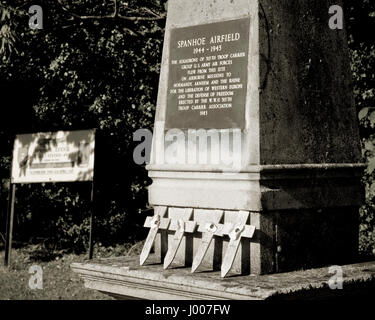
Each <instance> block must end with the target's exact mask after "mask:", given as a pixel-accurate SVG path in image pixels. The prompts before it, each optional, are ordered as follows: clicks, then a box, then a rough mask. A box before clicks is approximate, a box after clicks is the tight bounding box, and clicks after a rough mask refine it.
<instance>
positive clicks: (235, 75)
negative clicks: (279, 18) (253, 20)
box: [165, 18, 250, 129]
mask: <svg viewBox="0 0 375 320" xmlns="http://www.w3.org/2000/svg"><path fill="white" fill-rule="evenodd" d="M249 29H250V18H245V19H238V20H232V21H225V22H218V23H211V24H206V25H199V26H194V27H186V28H177V29H172V30H171V37H170V54H169V77H168V94H167V110H166V123H165V128H166V129H172V128H179V129H189V128H191V129H226V128H227V129H230V128H244V126H245V104H246V92H247V74H248V53H249Z"/></svg>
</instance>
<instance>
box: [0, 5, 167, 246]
mask: <svg viewBox="0 0 375 320" xmlns="http://www.w3.org/2000/svg"><path fill="white" fill-rule="evenodd" d="M31 4H34V3H31V2H30V1H27V2H26V3H25V1H14V0H12V1H2V2H1V6H0V17H1V25H2V26H1V27H0V28H1V30H2V31H1V32H2V38H1V41H2V43H3V45H2V47H1V48H2V51H1V58H2V62H1V63H0V75H1V76H0V88H2V92H1V93H2V108H3V109H7V110H9V111H10V112H8V113H7V114H4V113H3V115H2V117H1V119H0V122H1V127H0V128H1V129H0V130H1V131H0V143H1V146H2V147H3V148H2V149H1V151H0V152H1V159H2V160H1V162H0V175H1V176H2V177H7V176H9V161H10V151H11V146H12V139H13V135H14V134H16V133H17V134H19V133H27V132H39V131H42V132H43V131H55V130H75V129H89V128H97V129H98V131H97V132H98V136H97V150H96V151H97V152H96V155H97V156H96V173H95V174H96V186H97V188H96V194H97V198H96V212H97V216H98V217H97V218H98V225H100V228H97V229H96V238H97V239H99V240H101V241H102V242H104V241H107V242H110V241H113V242H115V241H120V240H122V241H126V240H131V239H132V238H134V236H135V235H136V234H137V233H136V232H134V231H135V230H134V227H137V226H138V224H139V222H140V221H141V218H139V215H138V213H139V212H140V211H142V210H145V209H146V208H147V203H146V201H145V199H146V190H145V185H146V184H148V183H149V181H148V178H147V174H146V172H145V170H144V168H142V167H139V166H137V165H135V164H134V162H133V156H132V150H133V149H134V142H133V140H132V135H133V132H134V131H135V130H136V129H139V128H151V126H152V122H153V114H154V110H155V101H156V97H157V86H158V78H159V69H160V60H161V47H162V40H163V32H164V24H165V19H164V18H165V1H163V0H152V1H140V0H137V1H108V0H107V1H100V2H98V1H89V0H85V1H65V0H60V1H55V0H44V1H39V3H38V4H39V5H40V6H41V7H42V8H43V14H44V26H43V30H31V29H30V28H29V25H28V20H29V17H30V15H29V14H28V8H29V6H31ZM115 6H116V8H115ZM87 190H90V186H89V185H88V184H84V183H81V184H78V186H73V185H70V184H65V185H61V184H56V185H51V184H46V185H43V186H36V185H30V186H22V187H21V188H19V190H18V195H19V196H18V202H17V208H22V212H20V211H18V212H17V217H18V223H17V226H16V232H17V235H18V238H19V239H22V240H27V239H30V237H34V238H44V239H47V240H48V241H49V242H50V243H57V244H61V246H62V247H70V248H71V247H74V248H77V249H78V250H81V249H82V248H83V247H84V244H85V243H87V241H86V240H87V235H88V211H89V209H88V199H89V198H90V197H89V193H88V192H87ZM41 200H43V201H41ZM142 219H144V217H142ZM138 220H139V221H138ZM35 224H37V225H39V227H37V226H35ZM31 226H33V228H31ZM21 230H22V232H21ZM27 230H29V232H27ZM30 233H33V234H30ZM140 234H142V233H140Z"/></svg>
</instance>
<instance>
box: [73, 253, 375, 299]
mask: <svg viewBox="0 0 375 320" xmlns="http://www.w3.org/2000/svg"><path fill="white" fill-rule="evenodd" d="M151 259H152V258H151ZM138 260H139V259H138V257H121V258H110V259H103V260H98V261H93V262H89V263H73V264H72V265H71V268H72V270H73V271H74V272H76V273H78V274H79V276H80V277H81V278H82V279H84V282H85V286H86V287H87V288H89V289H95V290H99V291H102V292H104V293H107V294H110V295H113V296H115V297H116V298H125V299H127V298H128V297H135V298H140V299H150V300H163V299H176V300H183V299H215V300H221V299H224V300H227V299H228V300H232V299H235V300H269V299H276V300H277V299H290V298H293V299H319V298H327V297H330V296H331V297H335V296H340V295H341V296H345V295H352V294H360V295H365V294H369V295H370V294H374V293H375V262H367V263H360V264H354V265H345V266H342V270H343V290H331V289H329V285H328V281H329V279H330V278H331V277H332V276H333V274H331V273H329V269H328V267H327V268H321V269H312V270H306V271H297V272H290V273H281V274H274V275H264V276H236V277H230V278H225V279H221V278H220V272H201V273H195V274H191V272H190V268H179V269H171V270H163V267H162V265H161V264H152V261H150V264H149V265H147V266H145V267H140V266H139V264H138Z"/></svg>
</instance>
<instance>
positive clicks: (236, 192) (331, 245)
mask: <svg viewBox="0 0 375 320" xmlns="http://www.w3.org/2000/svg"><path fill="white" fill-rule="evenodd" d="M363 167H364V166H363V164H308V165H273V166H252V167H248V168H247V169H246V170H243V171H241V172H239V173H233V174H223V173H222V172H204V171H201V172H197V171H196V172H193V171H186V172H185V171H182V170H181V168H179V167H178V166H176V167H170V168H169V170H167V169H166V168H165V167H160V166H159V167H158V166H148V170H149V175H150V177H151V178H152V179H153V184H152V185H151V186H150V187H149V202H150V204H151V205H153V206H154V207H155V208H157V207H161V206H164V207H168V213H167V215H166V217H168V218H170V219H171V220H173V219H174V220H176V219H179V217H181V213H180V212H179V211H178V210H181V208H191V209H192V210H193V214H192V216H191V218H190V220H191V221H195V222H197V223H198V224H199V223H203V224H204V223H213V222H214V221H213V215H214V211H217V210H221V211H223V218H222V219H221V220H220V221H222V223H224V224H230V223H233V224H235V223H236V219H237V217H238V213H239V211H246V212H249V218H248V220H247V222H246V224H247V225H251V226H253V227H254V228H255V229H256V230H255V233H254V236H253V237H252V238H251V239H245V238H243V239H241V244H240V247H239V250H238V252H237V255H236V260H235V261H234V263H233V267H232V272H234V273H237V274H238V273H239V274H242V275H248V274H257V275H259V274H267V273H275V272H276V273H277V272H288V271H295V270H299V269H307V268H317V267H321V266H325V265H330V264H348V263H353V262H355V261H357V260H356V256H357V252H358V238H359V235H358V231H359V226H358V225H359V223H358V217H359V214H358V210H359V207H360V204H361V203H362V201H363V193H362V189H363V188H362V185H361V182H360V180H361V176H362V170H363ZM185 169H186V168H185ZM186 170H188V169H186ZM175 211H176V212H175ZM210 219H211V220H212V221H211V220H210ZM160 231H161V237H162V238H163V239H164V240H163V241H161V238H160V237H159V238H157V239H156V242H155V246H156V250H155V252H156V253H158V254H159V255H160V256H161V257H164V254H165V252H166V250H167V249H168V248H169V247H170V245H169V243H168V242H170V241H171V237H173V235H174V232H173V231H171V230H168V231H165V230H164V231H163V230H160ZM160 231H159V232H160ZM202 234H203V233H202V232H194V233H193V234H187V235H186V237H185V239H184V240H183V241H182V245H181V247H182V248H181V249H180V250H179V251H178V252H177V255H176V261H177V262H179V264H180V265H183V266H185V267H189V266H191V264H192V261H193V259H194V257H195V256H196V255H197V252H198V250H199V247H200V246H201V239H202V237H203V236H202ZM228 241H229V238H228V236H224V237H215V238H214V240H213V243H212V244H211V247H210V250H209V252H210V254H208V257H207V258H206V259H205V261H206V262H207V263H208V264H209V265H211V266H212V268H211V269H213V270H217V269H220V267H221V265H222V263H223V262H224V260H225V259H224V255H225V253H226V248H227V244H228ZM163 246H164V247H165V248H164V250H163Z"/></svg>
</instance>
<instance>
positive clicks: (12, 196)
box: [4, 183, 16, 267]
mask: <svg viewBox="0 0 375 320" xmlns="http://www.w3.org/2000/svg"><path fill="white" fill-rule="evenodd" d="M15 200H16V185H15V184H14V183H11V185H10V188H9V196H8V210H7V222H6V236H5V260H4V265H5V266H6V267H8V266H9V265H10V259H11V250H12V236H13V221H14V202H15Z"/></svg>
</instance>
